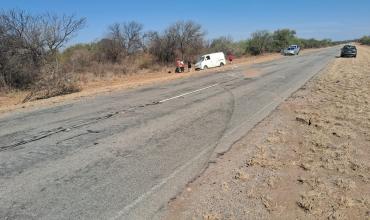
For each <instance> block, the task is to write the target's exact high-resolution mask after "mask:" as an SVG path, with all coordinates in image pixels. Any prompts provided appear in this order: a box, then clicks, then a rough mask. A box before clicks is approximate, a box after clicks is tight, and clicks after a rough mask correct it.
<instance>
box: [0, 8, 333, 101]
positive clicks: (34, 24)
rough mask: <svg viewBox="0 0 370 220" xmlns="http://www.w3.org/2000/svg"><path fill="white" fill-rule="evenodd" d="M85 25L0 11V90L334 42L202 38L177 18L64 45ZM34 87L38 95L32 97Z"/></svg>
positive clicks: (271, 36)
mask: <svg viewBox="0 0 370 220" xmlns="http://www.w3.org/2000/svg"><path fill="white" fill-rule="evenodd" d="M85 24H86V19H85V18H77V17H75V16H69V15H62V16H58V15H52V14H42V15H32V14H29V13H27V12H25V11H22V10H10V11H2V12H0V90H4V89H23V90H30V89H31V91H32V92H31V93H30V97H29V98H30V99H31V98H32V97H33V96H35V97H36V98H38V97H40V98H43V97H50V96H54V95H59V94H64V93H69V92H73V91H76V90H78V86H76V85H78V83H79V82H80V81H81V80H82V79H81V77H80V76H81V74H83V75H86V74H87V73H91V74H93V75H94V76H104V75H105V74H106V73H113V74H127V73H136V72H138V71H142V70H146V69H147V70H148V71H149V70H150V71H153V70H154V71H156V70H160V69H161V67H163V66H165V65H170V64H171V65H172V64H173V62H174V61H175V59H176V58H180V59H183V60H186V61H192V62H195V61H196V59H197V57H198V56H199V55H201V54H203V53H208V52H218V51H222V52H224V53H225V54H228V53H232V54H233V55H235V56H237V57H238V56H243V55H259V54H263V53H266V52H279V51H280V50H281V49H282V48H285V47H287V46H288V45H290V44H298V45H300V46H301V47H302V48H318V47H325V46H331V45H333V44H334V42H332V41H330V40H329V39H325V40H315V39H301V38H298V37H297V36H296V32H295V31H294V30H290V29H280V30H276V31H274V32H269V31H256V32H254V33H253V34H252V35H251V37H250V38H249V39H246V40H241V41H234V40H233V39H232V38H231V37H219V38H216V39H213V40H206V38H205V36H206V31H205V30H204V28H203V27H202V26H201V25H200V24H197V23H195V22H192V21H178V22H176V23H173V24H171V25H169V26H168V27H167V28H166V29H165V30H163V31H161V32H158V31H145V30H144V26H143V25H142V24H140V23H138V22H135V21H131V22H123V23H114V24H112V25H110V26H108V27H107V29H106V30H105V36H104V37H103V38H102V39H100V40H98V41H96V42H91V43H86V44H77V45H73V46H70V47H68V48H65V45H66V43H68V41H69V40H70V39H71V38H72V37H74V36H76V34H77V32H78V31H79V30H81V29H82V28H83V27H84V26H85ZM39 91H42V94H41V95H35V94H40V92H39Z"/></svg>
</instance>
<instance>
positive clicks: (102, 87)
mask: <svg viewBox="0 0 370 220" xmlns="http://www.w3.org/2000/svg"><path fill="white" fill-rule="evenodd" d="M316 50H319V49H306V50H304V51H302V54H305V53H310V52H314V51H316ZM280 58H284V57H283V56H281V55H280V54H266V55H262V56H252V57H244V58H240V59H236V60H235V61H234V62H233V64H232V65H230V64H228V65H226V66H224V67H223V68H215V69H209V70H207V71H191V72H186V73H183V74H175V73H174V71H173V70H174V69H171V72H172V73H170V74H169V73H168V71H169V69H168V70H167V69H166V70H165V71H162V72H154V73H138V74H131V75H130V74H128V75H124V76H121V77H105V78H95V79H93V80H91V81H89V82H88V83H85V84H82V85H81V86H80V87H81V91H80V92H77V93H73V94H68V95H63V96H58V97H52V98H49V99H43V100H36V101H32V102H27V103H22V101H23V99H24V98H25V97H26V96H27V94H28V92H26V91H16V92H11V93H7V94H4V93H0V114H2V113H8V112H11V111H14V110H20V111H22V110H23V109H29V108H37V107H42V106H49V105H55V104H62V103H64V102H66V101H76V100H79V99H81V98H83V97H87V96H94V95H97V94H105V93H109V92H114V91H119V90H123V89H132V88H136V87H139V86H143V85H151V84H155V83H159V82H166V81H169V80H175V79H180V78H186V77H192V76H197V75H201V74H209V73H210V72H216V73H217V72H218V71H222V70H225V69H230V68H231V67H232V66H233V65H243V66H244V65H246V66H248V65H252V64H255V63H262V62H267V61H271V60H276V59H280Z"/></svg>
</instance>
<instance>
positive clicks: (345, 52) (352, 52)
mask: <svg viewBox="0 0 370 220" xmlns="http://www.w3.org/2000/svg"><path fill="white" fill-rule="evenodd" d="M340 56H341V57H356V56H357V48H356V47H355V46H353V45H345V46H344V47H343V48H342V50H341V52H340Z"/></svg>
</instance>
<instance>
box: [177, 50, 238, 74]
mask: <svg viewBox="0 0 370 220" xmlns="http://www.w3.org/2000/svg"><path fill="white" fill-rule="evenodd" d="M227 59H228V60H229V63H233V59H234V55H233V54H232V53H230V52H229V53H228V55H227ZM187 64H188V72H190V71H191V66H192V64H191V61H188V62H187ZM175 72H176V73H183V72H185V63H184V61H183V60H180V59H178V58H177V59H176V70H175Z"/></svg>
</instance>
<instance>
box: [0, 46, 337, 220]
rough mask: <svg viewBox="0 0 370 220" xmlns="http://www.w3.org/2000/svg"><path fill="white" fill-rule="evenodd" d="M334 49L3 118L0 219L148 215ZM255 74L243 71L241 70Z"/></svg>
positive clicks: (0, 127)
mask: <svg viewBox="0 0 370 220" xmlns="http://www.w3.org/2000/svg"><path fill="white" fill-rule="evenodd" d="M337 53H338V48H336V47H335V48H327V49H323V50H320V51H316V52H310V53H306V54H303V55H299V56H294V57H285V58H283V59H279V60H275V61H271V62H266V63H261V64H255V65H252V66H250V67H248V68H246V67H245V66H234V67H233V69H232V70H224V71H220V72H214V73H209V74H202V76H196V77H191V78H187V79H181V80H175V81H171V82H167V83H161V84H156V85H152V86H146V87H142V88H139V89H134V90H126V91H121V92H114V93H110V94H105V95H100V96H96V97H90V98H84V99H83V100H80V101H74V102H69V103H66V104H62V105H58V106H54V107H47V108H46V107H44V108H42V109H37V110H28V111H25V112H15V113H12V114H8V115H6V116H2V117H0V219H152V218H160V216H161V213H162V212H161V211H162V210H163V209H165V208H166V204H167V202H168V201H169V200H170V199H171V198H173V197H174V196H175V195H176V194H177V193H178V192H179V191H181V190H182V189H183V187H184V186H185V184H186V183H187V182H189V181H191V180H192V179H193V178H194V177H196V176H197V174H199V172H200V171H201V170H202V169H204V167H205V166H206V165H207V163H208V161H209V160H210V158H212V157H214V156H215V155H217V154H218V153H223V152H225V151H227V149H228V148H229V147H230V145H231V144H232V143H234V142H235V141H237V140H238V139H239V138H241V137H242V136H243V135H244V134H245V133H246V132H247V131H248V130H249V129H250V128H252V127H253V126H254V125H255V124H256V123H258V122H259V121H260V120H262V119H263V118H264V117H265V116H267V115H268V114H269V113H270V112H271V111H272V110H273V109H274V108H275V107H276V106H277V105H278V104H279V103H280V102H281V101H282V100H284V99H285V98H287V97H289V96H290V94H291V93H292V92H294V91H295V90H297V89H298V88H300V87H301V86H302V85H303V84H304V83H305V82H306V81H307V80H308V79H310V78H311V77H312V76H313V75H315V74H316V73H318V72H319V71H320V70H321V69H322V68H324V67H325V66H326V65H327V64H328V63H329V61H330V60H332V59H334V58H335V55H337ZM251 69H253V71H255V72H257V73H258V74H257V76H256V77H248V71H251Z"/></svg>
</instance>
